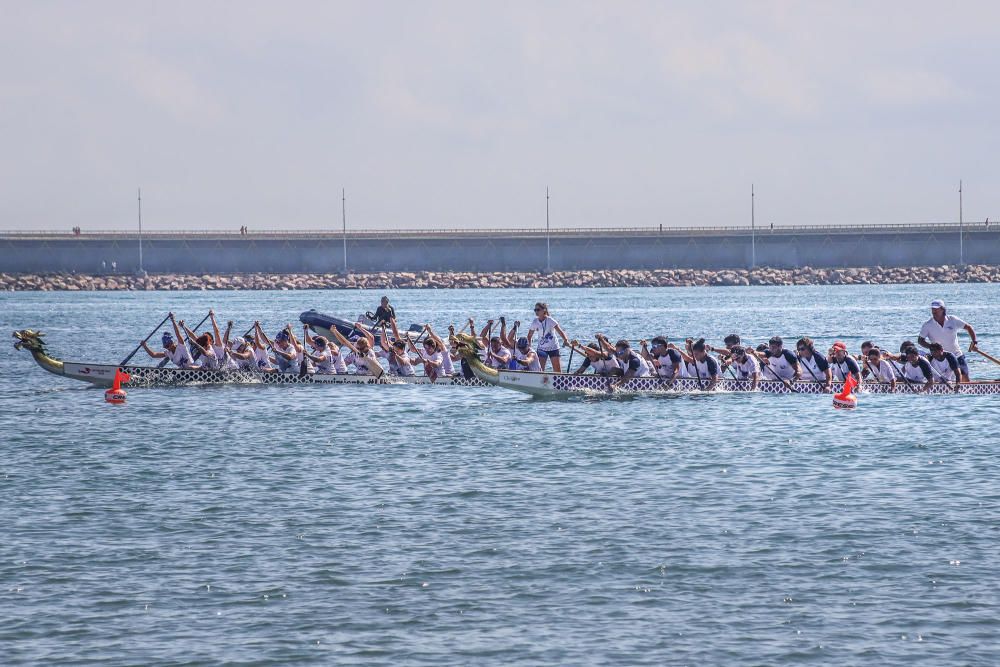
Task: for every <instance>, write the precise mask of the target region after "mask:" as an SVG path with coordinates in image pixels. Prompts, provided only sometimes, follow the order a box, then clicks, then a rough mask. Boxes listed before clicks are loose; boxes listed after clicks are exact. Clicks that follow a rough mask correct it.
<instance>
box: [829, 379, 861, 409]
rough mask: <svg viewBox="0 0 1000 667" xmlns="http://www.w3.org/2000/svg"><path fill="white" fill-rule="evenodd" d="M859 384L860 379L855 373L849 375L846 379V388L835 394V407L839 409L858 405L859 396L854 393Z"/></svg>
mask: <svg viewBox="0 0 1000 667" xmlns="http://www.w3.org/2000/svg"><path fill="white" fill-rule="evenodd" d="M857 386H858V381H857V380H855V379H854V376H853V375H848V376H847V379H845V380H844V389H843V391H841V392H840V393H837V394H834V395H833V407H835V408H837V409H839V410H845V409H846V410H850V409H852V408H856V407H858V397H857V396H855V395H854V388H855V387H857Z"/></svg>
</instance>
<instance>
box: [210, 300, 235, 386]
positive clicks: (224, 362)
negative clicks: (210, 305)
mask: <svg viewBox="0 0 1000 667" xmlns="http://www.w3.org/2000/svg"><path fill="white" fill-rule="evenodd" d="M208 317H209V320H211V322H212V332H213V336H212V339H213V342H212V349H213V350H214V351H215V356H216V358H217V359H218V363H219V368H220V369H222V370H227V371H228V370H235V369H236V362H235V361H233V358H232V355H230V354H229V350H230V348H231V346H230V345H229V334H230V333H232V331H233V321H232V320H229V321H228V322H226V331H225V333H222V332H220V331H219V323H218V322H217V321H216V319H215V311H214V310H210V311H208Z"/></svg>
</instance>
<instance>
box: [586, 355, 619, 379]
mask: <svg viewBox="0 0 1000 667" xmlns="http://www.w3.org/2000/svg"><path fill="white" fill-rule="evenodd" d="M590 367H591V368H593V369H594V374H595V375H610V374H611V373H613V372H614V371H616V370H621V367H622V365H621V364H620V363H618V360H617V359H615V358H613V357H612V358H610V359H603V358H602V359H598V360H597V361H591V362H590Z"/></svg>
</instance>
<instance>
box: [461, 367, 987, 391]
mask: <svg viewBox="0 0 1000 667" xmlns="http://www.w3.org/2000/svg"><path fill="white" fill-rule="evenodd" d="M472 368H473V372H474V373H475V374H476V377H478V378H479V379H480V380H482V381H483V382H486V383H489V384H495V385H497V386H498V387H503V388H505V389H512V390H514V391H520V392H523V393H526V394H531V395H533V396H541V397H566V396H574V395H586V394H590V395H595V394H596V395H599V394H610V393H625V394H688V393H699V392H702V393H704V392H705V387H706V386H707V385H708V383H707V382H705V381H701V382H699V381H698V380H697V379H696V378H682V379H678V380H675V381H674V382H669V381H667V380H664V379H661V378H657V377H648V378H632V379H630V380H626V381H625V382H623V383H621V384H620V385H618V384H617V381H618V380H620V378H611V377H603V376H598V375H573V374H570V373H545V372H541V373H539V372H533V371H509V370H501V371H499V372H497V371H492V370H491V369H484V368H483V367H482V366H481V365H480V364H476V363H473V364H472ZM752 385H753V383H752V382H751V381H750V380H733V379H729V378H727V379H722V380H720V381H719V383H718V384H717V385H716V387H715V389H714V390H713V391H717V392H749V391H751V387H752ZM841 389H843V383H842V382H834V383H833V391H834V392H838V391H840V390H841ZM757 391H758V392H760V393H765V394H792V393H795V394H826V393H828V392H827V391H826V389H825V387H824V386H823V384H822V383H819V382H812V381H810V382H805V381H802V382H796V383H795V384H793V385H792V386H791V387H789V386H788V385H786V384H785V383H783V382H780V381H778V380H761V381H760V382H759V383H758V384H757ZM860 391H861V392H862V393H867V394H890V393H895V394H916V393H921V392H922V391H923V387H922V386H915V385H912V384H906V383H905V382H898V383H896V386H895V388H894V389H893V388H891V387H890V385H888V384H877V383H868V384H865V385H864V387H863V389H861V390H860ZM930 393H932V394H955V393H958V394H966V395H979V396H983V395H992V394H1000V382H989V381H986V382H968V383H965V384H961V385H959V386H958V391H957V392H956V391H955V389H954V388H953V386H952V387H949V386H947V385H944V384H935V385H933V387H932V388H931V391H930Z"/></svg>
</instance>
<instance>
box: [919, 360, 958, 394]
mask: <svg viewBox="0 0 1000 667" xmlns="http://www.w3.org/2000/svg"><path fill="white" fill-rule="evenodd" d="M927 363H928V365H930V367H931V373H934V374H935V375H937V376H938V379H939V380H941V382H942V384H944V386H946V387H948V389H951V390H952V391H954V392H955V393H956V394H957V393H958V383H957V382H956V383H955V386H954V387H953V386H951V383H950V382H948V381H947V380H945V379H944V374H943V373H942V372H941V371H939V370H938V369H936V368H934V364H933V363H931V360H930V359H928V360H927Z"/></svg>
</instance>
